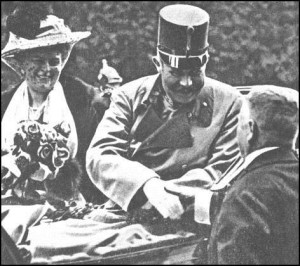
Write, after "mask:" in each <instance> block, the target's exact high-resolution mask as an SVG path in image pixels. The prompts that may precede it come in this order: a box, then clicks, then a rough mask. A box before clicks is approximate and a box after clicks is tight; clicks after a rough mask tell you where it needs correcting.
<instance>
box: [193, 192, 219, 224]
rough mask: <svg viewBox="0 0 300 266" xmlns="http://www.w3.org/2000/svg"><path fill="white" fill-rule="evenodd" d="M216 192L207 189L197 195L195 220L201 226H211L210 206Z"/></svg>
mask: <svg viewBox="0 0 300 266" xmlns="http://www.w3.org/2000/svg"><path fill="white" fill-rule="evenodd" d="M213 193H214V192H212V191H210V190H206V189H201V190H200V191H199V193H197V194H196V195H195V214H194V220H195V222H197V223H200V224H208V225H210V224H211V221H210V204H211V198H212V195H213Z"/></svg>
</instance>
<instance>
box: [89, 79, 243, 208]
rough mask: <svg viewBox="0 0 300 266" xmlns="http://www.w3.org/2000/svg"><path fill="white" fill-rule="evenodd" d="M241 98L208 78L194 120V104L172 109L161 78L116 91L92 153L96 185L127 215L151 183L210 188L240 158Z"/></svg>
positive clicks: (90, 170)
mask: <svg viewBox="0 0 300 266" xmlns="http://www.w3.org/2000/svg"><path fill="white" fill-rule="evenodd" d="M240 97H241V95H240V94H239V92H238V91H236V90H235V89H234V88H232V87H231V86H229V85H226V84H224V83H221V82H219V81H216V80H213V79H210V78H206V80H205V84H204V87H203V88H202V89H201V92H200V93H199V95H198V99H197V101H199V102H200V103H201V107H200V117H199V118H195V117H194V116H193V113H192V112H193V108H194V104H195V103H192V104H188V105H182V106H179V107H174V106H168V103H167V101H166V100H165V97H164V96H163V93H162V89H161V77H160V75H153V76H147V77H143V78H140V79H138V80H135V81H132V82H130V83H127V84H125V85H123V86H122V87H121V88H120V89H118V90H116V91H114V92H113V94H112V102H111V104H110V108H109V109H108V110H107V111H106V113H105V115H104V117H103V119H102V121H101V123H100V124H99V126H98V128H97V130H96V133H95V136H94V138H93V140H92V142H91V145H90V147H89V149H88V151H87V171H88V174H89V176H90V178H91V180H92V181H93V182H94V184H95V185H96V186H97V187H98V188H99V189H100V190H101V191H102V192H103V193H104V194H105V195H106V196H107V197H108V198H109V199H110V200H111V201H112V202H113V203H116V204H117V205H119V206H120V207H121V208H122V209H123V210H125V211H127V210H128V207H129V205H130V206H131V203H132V202H133V200H134V199H136V198H135V196H136V195H137V194H138V192H139V191H140V189H141V188H142V186H143V185H144V183H145V182H146V181H148V180H149V179H150V178H155V177H156V178H161V179H162V180H172V179H173V180H174V179H176V180H182V181H183V182H186V183H188V184H189V185H191V186H195V185H197V186H203V187H209V186H210V185H211V184H212V182H213V181H214V180H215V179H218V178H219V176H220V173H222V172H223V171H225V169H226V168H227V167H228V166H229V165H230V164H231V163H232V161H233V160H234V159H235V158H236V157H237V156H238V153H239V149H238V145H237V141H236V126H237V115H238V113H239V110H240V106H241V98H240Z"/></svg>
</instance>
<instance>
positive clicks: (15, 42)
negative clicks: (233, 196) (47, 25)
mask: <svg viewBox="0 0 300 266" xmlns="http://www.w3.org/2000/svg"><path fill="white" fill-rule="evenodd" d="M90 35H91V32H89V31H83V32H81V31H79V32H72V33H69V34H61V33H60V34H55V35H53V34H52V35H48V36H43V37H40V38H37V39H34V40H28V39H23V38H15V36H13V35H12V36H10V38H9V41H8V43H7V45H6V46H5V47H4V49H3V50H2V51H1V61H2V62H3V63H5V64H6V65H7V66H8V67H10V68H11V69H12V70H13V71H15V72H16V73H17V74H19V76H20V77H23V75H24V74H23V72H22V68H21V67H20V65H19V62H18V60H16V59H15V57H14V55H16V54H18V53H20V52H24V51H28V50H31V49H35V48H42V47H49V46H55V45H59V44H71V45H72V47H73V45H75V43H77V42H78V41H80V40H82V39H84V38H87V37H89V36H90ZM69 52H70V51H69ZM68 57H69V53H68V55H66V58H65V60H64V63H63V65H64V64H65V63H66V61H67V59H68Z"/></svg>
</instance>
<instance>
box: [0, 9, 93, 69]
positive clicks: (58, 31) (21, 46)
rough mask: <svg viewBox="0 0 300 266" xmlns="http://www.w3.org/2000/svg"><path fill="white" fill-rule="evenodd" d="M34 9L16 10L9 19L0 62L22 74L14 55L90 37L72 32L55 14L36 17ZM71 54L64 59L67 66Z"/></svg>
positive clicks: (87, 34) (86, 33) (84, 33)
mask: <svg viewBox="0 0 300 266" xmlns="http://www.w3.org/2000/svg"><path fill="white" fill-rule="evenodd" d="M34 11H35V10H34V9H31V10H30V9H25V10H22V9H18V8H17V9H16V10H15V11H14V12H13V13H12V14H11V15H9V16H8V18H7V29H8V31H9V39H8V42H7V44H6V46H5V47H4V49H3V50H2V51H1V60H2V61H3V62H4V63H5V64H7V65H8V66H9V67H10V68H12V69H13V70H15V71H17V72H19V69H18V62H17V61H16V60H15V55H16V54H18V53H20V52H24V51H27V50H31V49H35V48H41V47H48V46H56V45H59V44H70V50H71V48H72V47H73V45H74V44H75V43H76V42H78V41H80V40H81V39H83V38H87V37H88V36H90V34H91V33H90V32H89V31H80V32H72V31H71V29H70V28H69V27H68V26H66V25H65V24H64V20H63V19H61V18H58V17H57V16H55V15H52V14H42V15H41V14H40V13H39V14H38V13H34ZM69 53H70V51H68V52H67V54H66V55H65V56H64V58H63V64H65V63H66V61H67V58H68V56H69Z"/></svg>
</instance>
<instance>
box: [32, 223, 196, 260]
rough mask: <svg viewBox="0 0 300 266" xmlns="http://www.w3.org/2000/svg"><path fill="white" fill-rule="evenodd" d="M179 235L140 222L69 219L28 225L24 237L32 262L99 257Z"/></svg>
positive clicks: (178, 237)
mask: <svg viewBox="0 0 300 266" xmlns="http://www.w3.org/2000/svg"><path fill="white" fill-rule="evenodd" d="M190 235H192V234H190ZM182 238H183V236H182V235H176V234H169V235H164V236H155V235H152V234H150V233H149V232H148V231H147V230H145V229H144V227H143V226H142V225H140V224H128V223H127V222H117V223H110V224H106V223H102V222H96V221H93V220H89V219H87V220H78V219H68V220H65V221H59V222H54V223H46V224H41V225H38V226H34V227H31V228H29V233H28V238H27V239H28V240H29V241H30V251H31V253H32V261H31V263H58V262H63V261H70V262H71V261H75V260H84V259H92V258H96V257H97V258H98V259H99V258H101V257H104V256H105V255H108V254H111V253H112V252H116V251H118V250H121V249H126V248H133V247H141V246H143V245H148V244H151V243H153V244H154V243H158V242H161V241H163V240H170V239H182Z"/></svg>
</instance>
